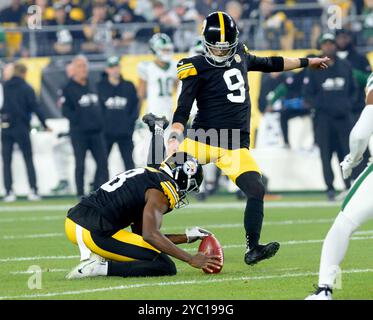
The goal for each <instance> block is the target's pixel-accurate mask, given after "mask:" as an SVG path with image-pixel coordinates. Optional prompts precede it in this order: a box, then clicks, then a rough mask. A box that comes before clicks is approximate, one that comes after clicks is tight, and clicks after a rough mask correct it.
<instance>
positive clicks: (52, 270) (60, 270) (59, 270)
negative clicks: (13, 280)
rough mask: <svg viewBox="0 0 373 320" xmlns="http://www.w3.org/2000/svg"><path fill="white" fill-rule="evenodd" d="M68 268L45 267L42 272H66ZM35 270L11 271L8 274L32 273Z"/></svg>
mask: <svg viewBox="0 0 373 320" xmlns="http://www.w3.org/2000/svg"><path fill="white" fill-rule="evenodd" d="M67 271H70V270H69V269H45V270H42V272H67ZM34 273H35V271H27V270H26V271H11V272H10V274H34Z"/></svg>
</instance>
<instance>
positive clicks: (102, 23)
mask: <svg viewBox="0 0 373 320" xmlns="http://www.w3.org/2000/svg"><path fill="white" fill-rule="evenodd" d="M111 24H112V23H111V21H110V19H109V18H108V15H107V7H106V6H105V5H103V4H102V3H99V2H95V4H94V5H93V9H92V17H90V18H89V19H88V21H87V22H86V23H85V24H84V27H83V32H84V36H85V42H84V43H83V45H82V49H83V51H85V52H87V53H102V52H103V51H104V49H105V46H106V45H108V44H109V43H111V41H112V38H113V31H112V28H111Z"/></svg>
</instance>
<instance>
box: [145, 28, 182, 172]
mask: <svg viewBox="0 0 373 320" xmlns="http://www.w3.org/2000/svg"><path fill="white" fill-rule="evenodd" d="M149 45H150V49H151V51H152V53H153V54H154V57H155V58H154V60H153V61H144V62H141V63H140V64H139V65H138V74H139V78H140V81H139V86H138V95H139V99H140V106H141V105H142V102H143V101H144V100H145V99H146V100H147V107H146V110H144V111H145V114H148V113H151V114H153V115H155V116H156V117H157V118H162V117H165V118H166V119H167V120H168V121H171V118H172V114H173V109H172V106H173V104H174V103H173V100H172V99H173V97H172V96H173V94H174V93H175V92H176V88H177V83H178V78H177V74H176V73H177V72H176V61H174V60H173V53H174V45H173V43H172V41H171V39H170V37H169V36H168V35H167V34H164V33H156V34H154V35H153V36H152V38H151V39H150V41H149ZM166 132H167V135H168V134H169V132H168V131H167V130H166ZM150 140H151V134H150V133H149V132H148V131H147V130H146V131H145V132H144V137H143V142H142V145H143V146H144V150H143V151H142V154H146V152H147V151H148V146H149V144H150ZM153 162H155V159H153ZM157 164H158V165H159V164H160V163H159V162H158V163H157Z"/></svg>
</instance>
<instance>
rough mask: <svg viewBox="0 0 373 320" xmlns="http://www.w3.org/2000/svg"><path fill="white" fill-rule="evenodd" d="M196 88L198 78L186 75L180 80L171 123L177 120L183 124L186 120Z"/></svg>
mask: <svg viewBox="0 0 373 320" xmlns="http://www.w3.org/2000/svg"><path fill="white" fill-rule="evenodd" d="M197 90H198V78H197V77H193V76H192V77H188V78H186V79H183V80H182V82H181V92H180V95H179V99H178V101H177V109H176V111H175V113H174V117H173V120H172V123H175V122H179V123H181V124H183V125H184V126H185V125H186V123H187V122H188V119H189V115H190V111H191V109H192V106H193V102H194V100H195V97H196V94H197Z"/></svg>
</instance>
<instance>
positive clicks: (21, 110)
mask: <svg viewBox="0 0 373 320" xmlns="http://www.w3.org/2000/svg"><path fill="white" fill-rule="evenodd" d="M26 73H27V68H26V66H25V65H24V64H22V63H16V64H15V65H14V73H13V77H12V78H11V79H9V80H8V81H6V82H5V83H4V85H3V95H4V104H3V108H2V109H1V129H2V130H1V143H2V158H3V173H4V185H5V191H6V195H5V197H4V199H5V201H13V200H15V196H14V194H13V191H12V185H13V179H12V172H11V164H12V154H13V146H14V144H15V143H16V144H18V146H19V148H20V149H21V152H22V154H23V158H24V159H25V163H26V168H27V175H28V179H29V184H30V188H31V193H30V194H29V195H28V199H29V200H38V199H39V196H38V188H37V183H36V174H35V168H34V163H33V160H32V146H31V140H30V120H31V114H32V113H33V112H34V113H35V114H36V115H37V116H38V118H39V120H40V122H41V124H42V125H43V127H44V128H45V129H48V128H47V126H46V124H45V118H44V115H43V113H42V112H41V110H40V108H39V105H38V103H37V101H36V95H35V92H34V90H33V89H32V88H31V86H30V85H29V84H28V83H27V82H26V81H25V76H26ZM48 130H49V129H48Z"/></svg>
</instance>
